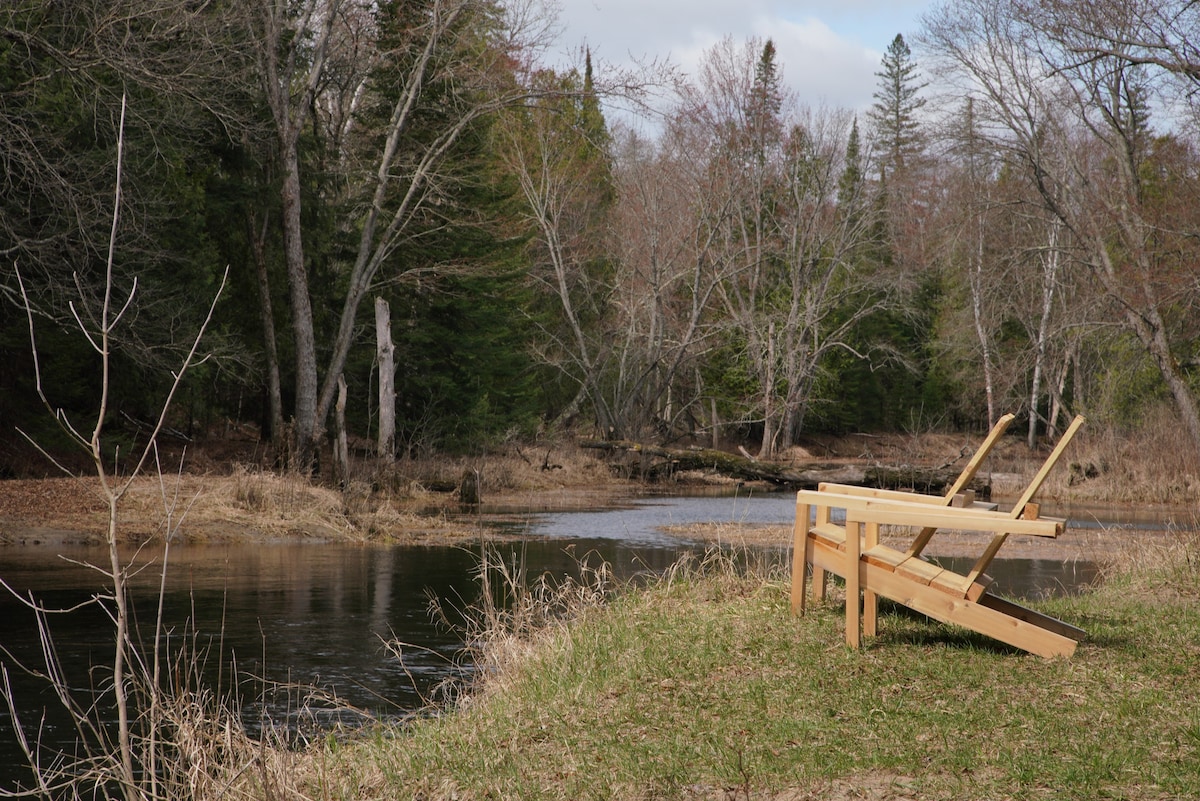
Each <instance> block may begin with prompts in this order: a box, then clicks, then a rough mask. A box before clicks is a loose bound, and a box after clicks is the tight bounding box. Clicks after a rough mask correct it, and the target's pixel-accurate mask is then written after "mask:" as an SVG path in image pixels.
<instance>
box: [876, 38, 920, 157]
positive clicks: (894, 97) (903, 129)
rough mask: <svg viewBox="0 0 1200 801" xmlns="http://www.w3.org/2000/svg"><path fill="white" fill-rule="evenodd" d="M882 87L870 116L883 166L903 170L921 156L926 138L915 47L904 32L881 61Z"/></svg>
mask: <svg viewBox="0 0 1200 801" xmlns="http://www.w3.org/2000/svg"><path fill="white" fill-rule="evenodd" d="M880 66H881V68H880V70H879V72H877V73H875V76H876V77H877V78H879V88H878V89H877V90H876V91H875V94H874V98H875V103H874V104H873V105H872V106H871V109H870V111H868V112H867V116H868V118H869V119H870V121H871V123H872V125H873V126H874V138H875V142H876V143H877V145H878V147H879V149H880V151H881V155H882V158H881V163H880V169H881V170H884V171H888V170H890V171H891V172H902V171H903V170H904V169H905V168H906V167H911V166H912V162H913V161H914V160H915V159H916V158H917V157H919V156H920V154H921V152H922V150H923V142H922V136H921V130H920V127H921V126H920V121H919V120H918V119H917V114H918V112H919V111H920V110H921V108H922V107H923V106H924V105H925V98H923V97H921V96H920V93H921V90H922V89H924V88H925V87H926V86H927V85H928V83H922V82H921V81H920V74H919V72H918V70H917V65H916V63H915V62H914V61H913V58H912V51H911V50H909V48H908V44H907V43H906V42H905V41H904V37H903V36H902V35H901V34H896V38H895V39H893V40H892V43H891V44H890V45H888V48H887V51H886V52H885V53H884V54H883V59H882V60H881V62H880Z"/></svg>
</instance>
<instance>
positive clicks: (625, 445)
mask: <svg viewBox="0 0 1200 801" xmlns="http://www.w3.org/2000/svg"><path fill="white" fill-rule="evenodd" d="M579 445H580V447H582V448H589V449H593V450H603V451H607V452H609V453H613V454H618V453H620V454H625V455H626V457H627V458H626V459H625V461H624V462H623V464H622V467H623V468H624V469H625V470H626V471H627V474H628V475H629V476H630V477H631V478H642V479H645V480H648V481H655V480H659V479H662V478H667V477H670V476H671V475H673V474H675V473H680V472H685V471H691V470H697V471H702V472H710V473H716V474H718V475H723V476H728V477H730V478H738V479H742V480H744V481H765V482H768V483H770V484H773V485H775V486H777V487H780V488H784V489H797V490H799V489H817V486H818V485H819V484H820V483H821V482H823V481H829V482H834V483H837V484H854V485H857V486H862V487H876V488H879V489H911V490H914V491H916V492H924V493H931V494H941V493H943V492H944V491H945V489H946V488H948V487H949V486H950V485H951V484H953V483H954V480H955V479H956V478H958V471H957V470H952V469H951V468H950V467H949V466H948V465H947V466H942V467H922V466H918V465H896V466H883V465H857V464H838V463H824V464H811V465H805V466H804V467H795V466H792V465H784V464H780V463H778V462H767V461H762V460H759V459H755V458H753V457H750V458H747V457H744V456H738V455H737V454H733V453H727V452H725V451H719V450H714V449H712V448H664V447H661V446H659V445H650V444H646V443H641V442H629V441H627V440H584V441H583V442H580V443H579ZM964 489H972V490H975V494H976V497H978V498H979V499H980V500H986V499H988V498H989V497H990V496H991V484H990V483H989V482H988V481H986V480H984V479H980V478H975V479H974V480H972V481H971V483H970V484H968V485H967V486H966V487H965V488H964Z"/></svg>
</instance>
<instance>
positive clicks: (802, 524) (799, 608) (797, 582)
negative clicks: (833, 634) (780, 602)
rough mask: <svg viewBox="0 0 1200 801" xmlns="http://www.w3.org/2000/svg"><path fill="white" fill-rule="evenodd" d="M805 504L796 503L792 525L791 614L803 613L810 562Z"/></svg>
mask: <svg viewBox="0 0 1200 801" xmlns="http://www.w3.org/2000/svg"><path fill="white" fill-rule="evenodd" d="M808 515H809V507H808V505H807V504H797V505H796V522H795V524H794V525H793V527H792V614H793V615H803V614H804V596H805V595H806V591H807V587H806V583H807V578H808V566H809V565H810V564H812V541H811V539H810V538H809V536H808Z"/></svg>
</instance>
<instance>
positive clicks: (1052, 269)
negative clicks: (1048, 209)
mask: <svg viewBox="0 0 1200 801" xmlns="http://www.w3.org/2000/svg"><path fill="white" fill-rule="evenodd" d="M1057 285H1058V225H1057V224H1056V223H1051V224H1050V241H1049V242H1048V243H1047V247H1046V256H1045V261H1044V262H1043V266H1042V314H1041V317H1040V318H1038V328H1037V334H1036V339H1035V342H1034V355H1033V381H1032V385H1031V386H1030V389H1029V432H1028V436H1027V442H1026V444H1027V445H1028V447H1029V450H1033V449H1034V448H1035V447H1037V422H1038V402H1039V400H1040V397H1039V396H1040V395H1041V394H1042V376H1043V374H1044V373H1045V371H1046V348H1047V341H1048V340H1049V338H1050V333H1049V331H1050V313H1051V311H1053V308H1054V290H1055V288H1056V287H1057ZM1053 419H1054V418H1053V416H1051V417H1050V418H1049V420H1048V422H1049V423H1053Z"/></svg>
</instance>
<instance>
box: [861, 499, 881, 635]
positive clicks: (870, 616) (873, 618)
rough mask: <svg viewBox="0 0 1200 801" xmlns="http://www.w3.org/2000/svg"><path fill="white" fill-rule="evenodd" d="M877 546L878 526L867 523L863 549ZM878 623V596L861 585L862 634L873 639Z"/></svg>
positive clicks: (867, 586)
mask: <svg viewBox="0 0 1200 801" xmlns="http://www.w3.org/2000/svg"><path fill="white" fill-rule="evenodd" d="M878 545H879V524H878V523H867V525H866V527H865V530H864V532H863V548H865V549H867V550H870V549H871V548H874V547H876V546H878ZM878 623H879V596H878V595H877V594H876V593H875V592H874V591H873V590H872V589H871V588H870V585H867V584H864V585H863V634H864V635H866V636H867V637H874V636H875V634H876V633H877V627H878Z"/></svg>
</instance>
